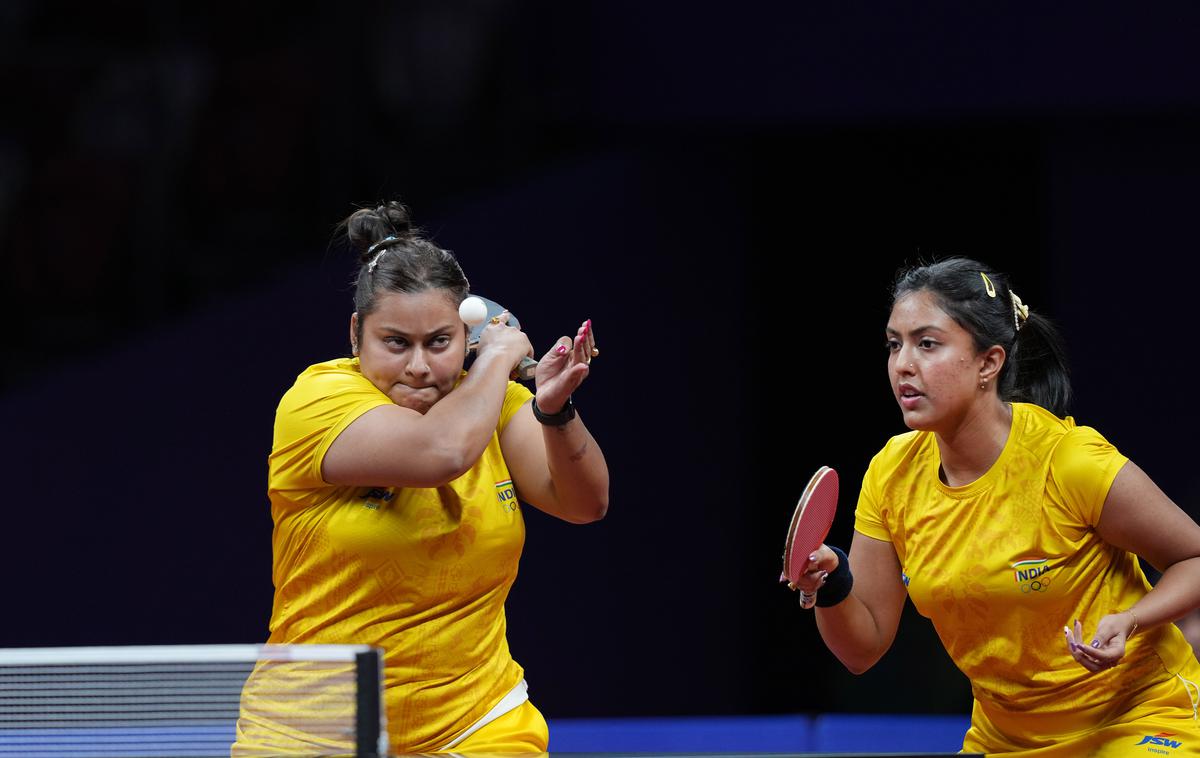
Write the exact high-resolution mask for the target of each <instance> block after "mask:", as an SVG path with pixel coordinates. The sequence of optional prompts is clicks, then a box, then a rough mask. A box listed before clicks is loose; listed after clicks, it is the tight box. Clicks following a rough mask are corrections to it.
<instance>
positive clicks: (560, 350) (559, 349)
mask: <svg viewBox="0 0 1200 758" xmlns="http://www.w3.org/2000/svg"><path fill="white" fill-rule="evenodd" d="M554 352H556V353H558V354H559V355H562V354H563V353H565V352H567V346H566V345H559V346H558V347H556V348H555V349H554Z"/></svg>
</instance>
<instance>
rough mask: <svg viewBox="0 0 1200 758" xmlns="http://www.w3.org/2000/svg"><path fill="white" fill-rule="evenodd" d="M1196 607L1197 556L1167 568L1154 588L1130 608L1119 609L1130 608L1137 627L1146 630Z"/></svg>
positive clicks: (1199, 584)
mask: <svg viewBox="0 0 1200 758" xmlns="http://www.w3.org/2000/svg"><path fill="white" fill-rule="evenodd" d="M1197 606H1200V557H1196V558H1188V559H1187V560H1183V561H1179V562H1178V563H1175V564H1173V565H1172V566H1170V567H1168V568H1167V570H1166V571H1164V572H1163V575H1162V577H1161V578H1160V579H1159V580H1158V583H1157V584H1155V585H1154V589H1152V590H1150V592H1149V593H1147V594H1146V596H1145V597H1143V598H1142V599H1141V600H1139V601H1137V602H1136V603H1134V604H1133V607H1132V608H1130V609H1120V610H1132V611H1133V613H1134V615H1135V616H1136V617H1137V623H1138V628H1139V629H1147V628H1149V627H1153V626H1158V625H1159V624H1165V623H1167V622H1170V621H1174V620H1176V619H1179V618H1182V617H1184V616H1186V615H1187V614H1188V613H1190V612H1191V611H1193V610H1195V609H1196V607H1197ZM1114 610H1115V609H1114Z"/></svg>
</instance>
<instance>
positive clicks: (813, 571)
mask: <svg viewBox="0 0 1200 758" xmlns="http://www.w3.org/2000/svg"><path fill="white" fill-rule="evenodd" d="M837 567H838V557H837V553H835V552H833V551H832V550H830V549H829V547H828V546H826V545H821V546H820V547H819V548H817V549H816V550H814V551H813V553H812V555H810V556H809V557H808V565H807V566H806V567H805V569H804V573H802V574H801V575H800V578H799V579H798V580H797V581H796V582H795V583H794V584H793V583H792V582H788V586H789V587H791V588H792V589H794V590H799V591H800V592H802V593H806V594H810V595H811V594H813V593H815V592H816V591H817V590H819V589H821V588H822V587H824V586H825V578H826V577H828V576H829V575H830V574H832V573H833V570H834V569H836V568H837Z"/></svg>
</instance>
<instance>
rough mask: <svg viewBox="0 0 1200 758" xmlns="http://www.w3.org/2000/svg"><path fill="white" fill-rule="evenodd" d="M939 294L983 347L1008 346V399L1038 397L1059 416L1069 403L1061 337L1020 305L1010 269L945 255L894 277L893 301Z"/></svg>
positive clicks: (1004, 387)
mask: <svg viewBox="0 0 1200 758" xmlns="http://www.w3.org/2000/svg"><path fill="white" fill-rule="evenodd" d="M921 291H927V292H929V293H930V294H932V295H933V296H934V297H935V298H937V301H938V305H939V306H941V308H942V310H944V311H945V312H946V313H947V314H948V315H949V316H950V318H952V319H954V321H955V322H957V323H958V325H959V326H961V327H962V328H964V329H966V330H967V331H968V332H970V333H971V336H972V337H973V338H974V339H975V346H976V348H977V349H978V350H979V351H981V352H982V351H984V350H987V349H988V348H989V347H991V346H992V345H999V346H1000V347H1002V348H1004V352H1005V353H1006V354H1007V358H1006V360H1005V361H1004V365H1003V366H1002V367H1001V368H1000V376H999V380H998V383H997V391H998V393H999V395H1000V399H1002V400H1006V401H1016V402H1028V403H1035V404H1037V405H1040V406H1042V407H1043V408H1045V409H1047V410H1049V411H1050V412H1052V413H1054V414H1055V415H1057V416H1065V415H1066V414H1067V411H1068V410H1069V408H1070V405H1071V377H1070V372H1069V370H1068V368H1067V356H1066V351H1065V350H1064V348H1063V342H1062V337H1061V336H1059V333H1058V330H1057V329H1056V328H1055V327H1054V324H1052V323H1051V322H1050V320H1049V319H1047V318H1045V317H1043V316H1042V315H1040V314H1039V313H1037V312H1035V311H1034V310H1033V309H1032V308H1031V309H1029V311H1028V314H1029V315H1028V317H1025V316H1024V315H1022V314H1020V313H1019V311H1018V307H1017V304H1018V299H1017V298H1016V296H1014V294H1013V291H1012V285H1011V284H1010V282H1009V278H1008V276H1007V275H1006V274H1003V273H1000V272H999V271H994V270H992V269H991V268H989V267H987V266H985V265H983V264H982V263H979V262H978V261H973V260H971V259H969V258H947V259H945V260H942V261H938V262H936V263H930V264H927V265H919V266H915V267H913V268H909V269H905V270H903V271H901V272H900V273H899V275H897V277H896V284H895V286H894V287H893V289H892V305H893V306H894V305H895V304H896V301H898V300H899V299H900V298H902V297H905V296H906V295H910V294H913V293H915V292H921Z"/></svg>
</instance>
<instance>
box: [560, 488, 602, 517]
mask: <svg viewBox="0 0 1200 758" xmlns="http://www.w3.org/2000/svg"><path fill="white" fill-rule="evenodd" d="M606 515H608V490H607V489H606V490H605V491H604V493H603V494H601V495H599V496H598V497H595V498H591V499H589V500H586V501H581V502H577V503H576V504H575V506H574V507H573V508H571V512H570V515H568V516H567V518H566V520H567V521H570V522H571V523H572V524H591V523H594V522H596V521H599V520H600V519H602V518H604V517H605V516H606Z"/></svg>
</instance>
